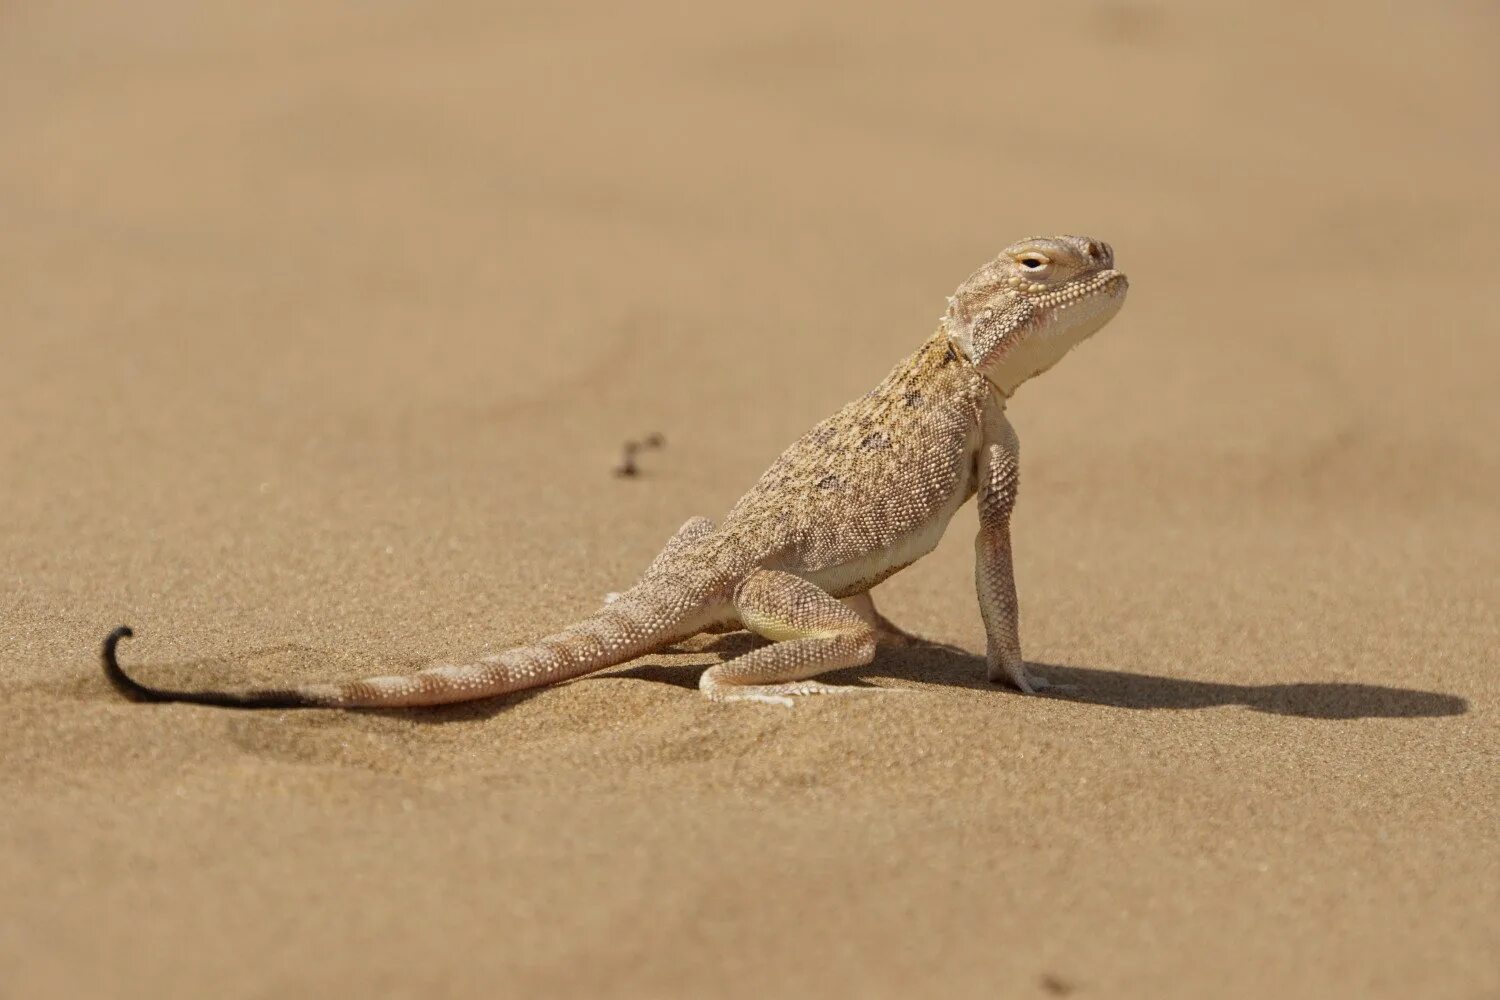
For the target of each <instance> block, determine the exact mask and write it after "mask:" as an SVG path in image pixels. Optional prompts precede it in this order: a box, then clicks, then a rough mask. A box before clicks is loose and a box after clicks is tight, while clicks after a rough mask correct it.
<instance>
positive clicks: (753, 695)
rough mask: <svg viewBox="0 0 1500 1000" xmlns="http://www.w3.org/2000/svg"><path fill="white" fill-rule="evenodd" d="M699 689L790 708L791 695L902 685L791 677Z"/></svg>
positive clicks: (711, 695)
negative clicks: (788, 680) (774, 681)
mask: <svg viewBox="0 0 1500 1000" xmlns="http://www.w3.org/2000/svg"><path fill="white" fill-rule="evenodd" d="M699 688H700V690H702V692H703V693H704V695H706V696H707V697H708V699H709V701H758V702H762V703H763V704H767V705H784V706H786V707H787V708H791V707H792V705H793V704H795V699H797V698H803V697H806V696H808V695H814V694H875V693H878V692H891V691H906V690H907V689H906V688H879V687H854V686H852V685H848V684H824V683H823V682H822V681H793V682H791V683H789V684H754V685H748V684H747V685H744V686H739V685H735V684H713V683H705V684H701V685H699Z"/></svg>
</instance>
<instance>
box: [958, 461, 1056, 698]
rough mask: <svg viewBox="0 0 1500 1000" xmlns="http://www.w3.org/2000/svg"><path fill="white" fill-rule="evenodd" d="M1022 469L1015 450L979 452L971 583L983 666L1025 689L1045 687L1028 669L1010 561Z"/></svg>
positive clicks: (992, 674)
mask: <svg viewBox="0 0 1500 1000" xmlns="http://www.w3.org/2000/svg"><path fill="white" fill-rule="evenodd" d="M1019 482H1020V468H1019V465H1018V464H1017V462H1016V454H1015V451H1014V450H1013V449H1009V448H1005V447H1002V446H1000V445H996V444H987V445H985V447H984V451H983V452H982V453H981V455H980V468H979V534H978V535H977V536H976V537H975V539H974V585H975V588H976V589H977V590H978V592H979V614H980V616H981V617H983V619H984V633H985V665H986V667H987V670H988V674H989V679H990V680H991V681H1009V682H1010V683H1012V684H1014V685H1015V686H1016V687H1018V688H1020V689H1021V690H1022V691H1024V692H1026V693H1027V694H1035V693H1036V692H1037V691H1040V690H1042V689H1043V688H1045V687H1046V686H1047V681H1046V679H1045V678H1042V677H1037V676H1035V675H1034V674H1030V673H1028V672H1027V670H1026V663H1025V661H1023V660H1022V659H1021V633H1020V627H1019V623H1018V618H1019V608H1018V605H1017V602H1016V576H1015V568H1014V567H1013V565H1012V563H1011V552H1010V514H1011V511H1012V510H1013V509H1014V507H1015V504H1016V490H1017V486H1018V484H1019Z"/></svg>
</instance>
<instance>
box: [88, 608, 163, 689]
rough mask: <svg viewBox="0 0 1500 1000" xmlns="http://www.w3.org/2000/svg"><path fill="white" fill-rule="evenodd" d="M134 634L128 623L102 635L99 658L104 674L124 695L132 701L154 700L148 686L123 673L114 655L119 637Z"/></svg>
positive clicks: (127, 637)
mask: <svg viewBox="0 0 1500 1000" xmlns="http://www.w3.org/2000/svg"><path fill="white" fill-rule="evenodd" d="M134 635H135V629H133V628H131V627H130V626H129V625H121V626H119V627H118V628H116V629H115V630H114V631H113V632H111V633H110V634H109V635H107V636H105V637H104V648H103V649H102V650H101V651H100V658H101V659H102V660H103V661H104V676H105V677H106V678H108V680H109V682H110V683H111V684H112V685H114V688H115V690H116V691H119V692H120V693H121V694H123V695H124V696H125V697H127V698H129V699H131V700H132V701H153V700H156V699H155V698H154V697H153V695H154V692H152V691H151V690H150V689H149V688H146V687H143V686H142V685H140V684H138V683H137V682H136V681H134V680H132V679H131V677H130V676H129V675H128V674H126V673H125V671H124V670H123V669H121V667H120V661H119V659H118V658H117V657H116V655H115V647H116V646H118V645H119V644H120V640H121V639H129V638H131V637H132V636H134Z"/></svg>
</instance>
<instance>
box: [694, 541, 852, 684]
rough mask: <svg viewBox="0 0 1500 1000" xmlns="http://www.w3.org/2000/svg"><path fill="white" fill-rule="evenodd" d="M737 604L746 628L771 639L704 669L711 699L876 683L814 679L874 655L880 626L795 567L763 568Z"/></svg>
mask: <svg viewBox="0 0 1500 1000" xmlns="http://www.w3.org/2000/svg"><path fill="white" fill-rule="evenodd" d="M734 605H735V609H736V610H737V611H738V612H739V616H740V619H741V621H743V622H744V623H745V627H747V628H749V629H751V630H753V631H755V632H758V633H759V634H760V635H762V636H764V637H765V638H767V639H770V640H772V644H771V645H769V646H762V647H761V648H759V649H752V650H751V651H750V652H748V653H745V654H743V655H742V656H737V657H735V658H734V659H732V660H729V661H727V662H725V663H719V664H715V665H714V666H712V667H709V668H708V669H707V670H705V671H704V672H703V677H702V679H701V680H700V681H699V684H698V688H699V690H701V691H702V692H703V694H704V695H705V696H707V697H708V698H709V699H710V700H711V701H759V702H768V703H770V704H774V705H790V704H792V699H793V698H795V697H798V696H800V695H810V694H845V693H849V692H863V691H871V690H877V689H874V688H861V687H839V686H835V685H831V684H823V683H820V682H818V681H815V680H810V679H809V678H811V677H814V676H816V675H817V674H821V673H824V672H826V671H829V670H838V669H840V668H843V667H860V666H864V665H865V664H866V663H869V662H870V661H871V660H872V659H874V657H875V630H874V629H872V628H871V627H870V625H869V624H868V623H867V622H866V621H865V620H864V619H863V618H861V617H860V616H859V615H858V614H856V613H855V612H854V611H853V610H851V609H850V608H849V607H848V606H846V605H845V604H843V603H842V602H840V601H839V600H838V599H837V598H835V597H833V596H831V595H830V594H828V593H827V592H826V591H824V590H821V589H820V588H818V587H817V586H815V585H814V584H811V583H809V582H808V581H806V580H804V579H802V578H801V577H797V576H793V575H792V574H790V573H783V572H780V571H779V570H758V571H756V572H755V573H752V574H751V575H750V576H749V577H747V578H746V579H745V581H744V582H743V583H741V584H740V585H739V587H738V588H736V590H735V594H734Z"/></svg>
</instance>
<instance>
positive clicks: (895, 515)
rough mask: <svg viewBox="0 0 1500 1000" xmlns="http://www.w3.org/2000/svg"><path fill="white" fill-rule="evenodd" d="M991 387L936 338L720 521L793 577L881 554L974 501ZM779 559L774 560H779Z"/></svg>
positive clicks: (805, 440) (827, 423) (808, 438)
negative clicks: (976, 457)
mask: <svg viewBox="0 0 1500 1000" xmlns="http://www.w3.org/2000/svg"><path fill="white" fill-rule="evenodd" d="M990 392H991V389H990V387H989V385H988V384H987V383H986V382H985V380H984V378H983V377H982V376H981V375H979V374H978V373H977V372H976V371H975V370H974V369H973V367H971V366H969V365H967V364H965V363H963V361H962V360H961V359H960V358H959V356H958V354H957V353H956V352H955V351H954V349H953V346H952V342H951V341H950V340H949V339H948V337H947V336H946V335H945V334H943V333H942V332H939V333H937V334H934V335H933V336H932V337H931V338H929V339H928V340H927V342H926V343H925V344H923V345H922V347H921V349H919V350H918V351H917V352H916V353H915V354H913V355H911V356H910V357H908V358H906V359H905V360H903V361H902V362H901V363H900V364H899V365H897V366H896V367H895V369H894V370H892V371H891V373H890V374H889V375H887V376H886V378H885V379H884V380H883V381H882V382H881V383H880V384H879V385H878V386H876V387H875V388H874V389H872V390H871V391H870V392H868V393H867V394H865V395H864V396H861V397H860V398H858V399H856V400H854V401H853V402H851V403H849V404H848V405H846V406H844V407H843V408H842V409H841V410H839V411H838V412H837V413H835V414H834V415H833V416H831V417H829V418H828V419H827V420H824V421H823V422H822V423H820V424H818V425H817V426H816V427H814V428H813V429H812V430H811V431H809V432H808V433H807V434H805V435H803V436H802V437H801V438H800V439H799V440H797V441H796V442H795V443H794V444H792V446H791V447H789V448H787V450H786V451H784V452H783V453H782V454H781V457H779V458H778V459H777V460H776V461H775V462H773V463H772V464H771V467H770V468H769V469H767V470H766V472H765V474H764V475H763V476H761V477H760V480H759V481H758V482H757V483H756V484H755V485H754V486H753V487H751V489H750V491H749V492H748V493H746V494H745V496H744V497H743V498H742V499H741V500H740V501H739V503H737V504H735V506H734V508H733V509H732V510H731V511H730V512H729V514H728V516H727V517H726V518H725V519H724V525H723V530H724V531H725V532H726V533H727V534H733V535H736V536H740V537H755V538H766V539H775V540H776V543H777V545H778V549H777V550H776V551H774V552H766V553H755V556H756V557H758V558H759V559H766V558H770V559H771V560H772V562H773V563H774V564H775V565H778V566H780V567H781V568H783V569H786V570H789V571H791V572H794V573H796V572H807V571H816V570H820V569H825V568H827V567H830V566H837V565H842V564H844V563H847V562H850V561H852V560H855V559H858V558H860V557H862V556H866V555H868V554H870V553H872V552H878V551H880V550H881V549H884V548H886V547H888V546H889V545H890V544H891V543H892V542H893V541H895V540H896V539H898V538H900V537H902V536H904V535H906V534H908V533H910V532H911V531H914V530H915V529H917V528H918V527H920V526H921V525H923V524H925V523H927V522H928V521H929V520H930V519H931V518H932V517H933V516H934V514H935V513H937V512H938V511H939V510H940V509H941V508H942V507H943V506H944V505H945V504H949V503H951V501H952V500H953V497H954V493H955V491H956V490H957V489H958V488H959V484H960V481H961V480H963V481H968V482H969V483H970V485H969V488H968V489H967V490H966V491H965V492H964V494H963V499H965V500H966V499H968V497H969V496H972V495H973V488H972V472H973V470H972V468H971V467H970V466H971V465H972V455H973V451H974V449H973V447H972V444H971V443H970V441H969V439H970V438H971V436H972V435H974V434H975V433H976V432H977V428H978V424H979V409H980V406H981V404H982V401H983V400H984V398H985V396H986V395H988V394H989V393H990ZM778 556H780V559H778V558H777V557H778Z"/></svg>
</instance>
